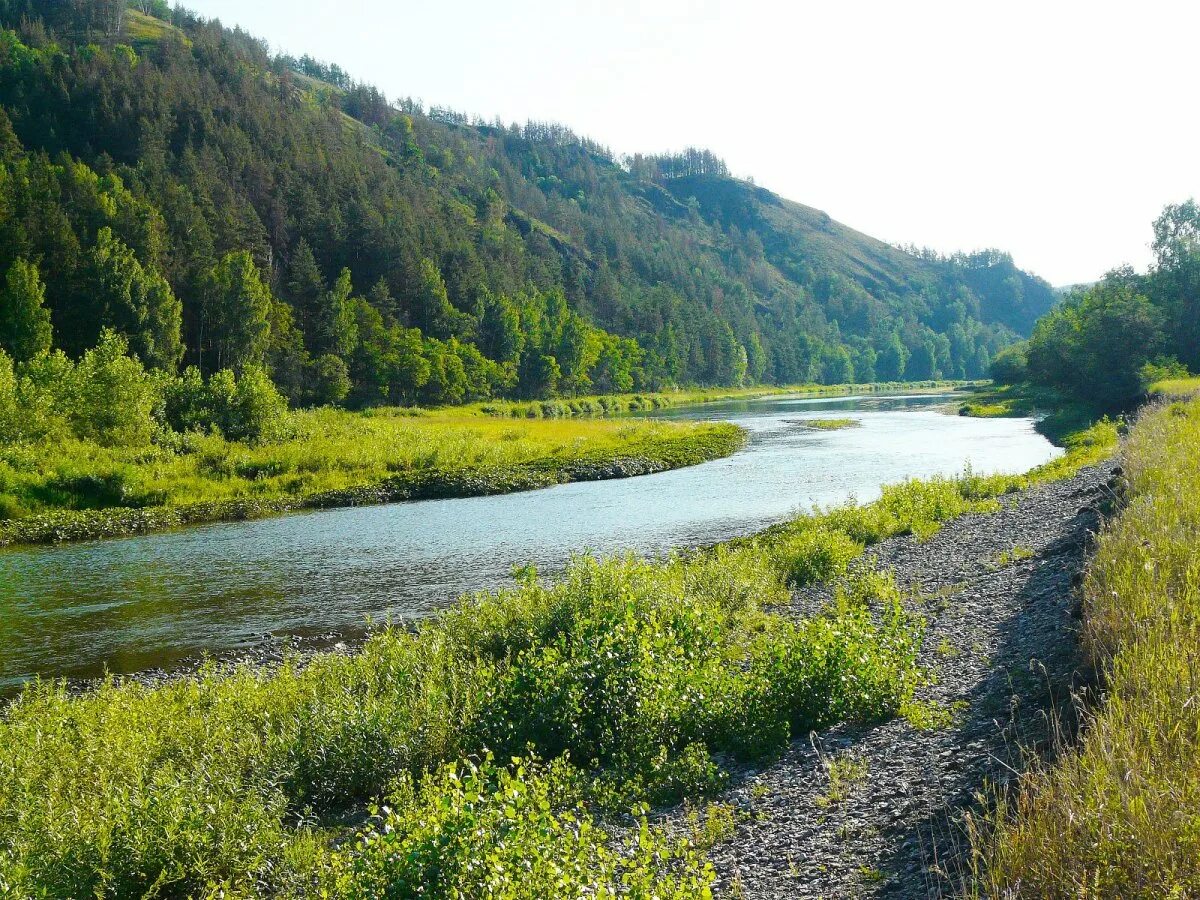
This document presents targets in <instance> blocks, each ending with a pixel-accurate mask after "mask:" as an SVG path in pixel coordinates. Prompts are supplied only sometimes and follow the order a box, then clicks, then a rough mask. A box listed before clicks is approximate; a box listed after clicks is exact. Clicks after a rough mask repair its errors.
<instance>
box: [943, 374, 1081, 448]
mask: <svg viewBox="0 0 1200 900" xmlns="http://www.w3.org/2000/svg"><path fill="white" fill-rule="evenodd" d="M959 413H960V414H961V415H964V416H974V417H976V418H1007V417H1011V416H1020V417H1026V416H1032V417H1034V418H1036V419H1037V423H1036V425H1035V427H1036V428H1037V430H1038V431H1039V432H1041V433H1042V434H1044V435H1045V436H1046V437H1047V438H1049V439H1050V440H1051V441H1054V442H1055V443H1057V444H1063V443H1065V442H1066V441H1069V440H1070V439H1071V438H1072V437H1073V436H1076V435H1078V434H1079V433H1080V432H1082V431H1084V430H1086V429H1087V427H1088V426H1089V425H1090V424H1091V423H1092V422H1094V421H1096V420H1097V419H1099V418H1101V417H1102V415H1103V410H1098V409H1096V408H1094V407H1092V406H1089V405H1088V404H1086V403H1083V402H1081V401H1079V400H1077V399H1074V398H1071V397H1067V396H1065V395H1063V394H1061V393H1059V392H1058V391H1055V390H1053V389H1051V388H1044V387H1038V386H1036V385H1030V384H1018V385H998V386H995V387H989V388H985V389H983V390H979V391H976V392H974V393H973V394H971V396H970V397H969V398H968V399H967V400H966V401H965V402H964V403H963V404H962V405H961V406H960V407H959Z"/></svg>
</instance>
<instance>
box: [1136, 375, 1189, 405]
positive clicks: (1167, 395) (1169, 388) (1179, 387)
mask: <svg viewBox="0 0 1200 900" xmlns="http://www.w3.org/2000/svg"><path fill="white" fill-rule="evenodd" d="M1148 393H1149V394H1150V396H1151V397H1156V398H1160V399H1168V400H1171V399H1174V400H1178V399H1187V398H1190V397H1195V396H1196V395H1198V394H1200V375H1197V376H1195V377H1192V378H1168V379H1165V380H1163V381H1156V382H1154V384H1152V385H1150V390H1149V391H1148Z"/></svg>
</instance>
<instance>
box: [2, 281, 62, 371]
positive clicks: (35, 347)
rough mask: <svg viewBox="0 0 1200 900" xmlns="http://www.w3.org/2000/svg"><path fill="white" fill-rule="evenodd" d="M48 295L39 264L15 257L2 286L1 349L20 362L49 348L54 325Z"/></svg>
mask: <svg viewBox="0 0 1200 900" xmlns="http://www.w3.org/2000/svg"><path fill="white" fill-rule="evenodd" d="M45 299H46V288H45V286H44V285H43V284H42V279H41V277H40V276H39V275H38V270H37V266H35V265H34V264H33V263H29V262H26V261H25V260H23V259H17V260H14V261H13V264H12V265H11V266H9V268H8V273H7V274H6V275H5V277H4V286H3V288H0V350H5V351H7V352H8V354H9V355H10V356H11V357H12V358H13V359H14V360H16V361H17V362H24V361H25V360H27V359H32V358H33V357H35V356H37V355H38V354H39V353H44V352H45V351H47V350H49V349H50V346H51V339H52V336H53V329H52V328H51V326H50V310H48V309H46V307H45V305H44V304H45Z"/></svg>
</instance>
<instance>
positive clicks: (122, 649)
mask: <svg viewBox="0 0 1200 900" xmlns="http://www.w3.org/2000/svg"><path fill="white" fill-rule="evenodd" d="M950 399H951V398H948V397H947V396H945V395H941V396H928V395H926V396H883V395H874V396H872V395H868V396H863V397H837V398H815V399H814V398H811V397H809V398H803V397H800V398H788V397H773V398H765V399H761V400H754V401H741V402H734V403H720V404H710V405H705V406H696V407H689V408H676V409H672V410H665V411H660V412H658V413H655V414H654V415H656V416H661V417H666V418H689V419H723V420H728V421H732V422H735V423H737V424H738V425H741V426H742V427H743V428H745V429H746V430H747V431H748V432H749V434H750V440H749V443H748V444H747V446H746V448H745V449H743V450H741V451H739V452H738V453H736V454H734V455H733V456H731V457H728V458H725V459H720V460H716V461H714V462H709V463H705V464H703V465H699V466H693V467H690V468H687V469H679V470H676V471H673V472H664V473H661V474H657V475H648V476H643V477H640V478H630V479H623V480H615V481H596V482H582V483H577V484H567V485H561V486H558V487H553V488H547V489H545V490H538V491H529V492H525V493H519V494H508V495H504V496H495V497H474V498H467V499H455V500H428V501H421V502H415V503H397V504H391V505H386V506H366V507H353V508H346V509H333V510H321V511H313V512H307V513H299V514H294V515H288V516H281V517H278V518H273V519H263V520H258V521H252V522H237V523H224V524H215V525H208V526H203V527H196V528H188V529H182V530H179V531H174V532H166V533H159V534H151V535H147V536H140V537H129V538H118V539H112V540H104V541H92V542H87V543H80V544H67V545H61V546H48V547H32V548H18V549H13V550H8V551H0V692H5V691H11V690H12V689H13V688H15V687H16V686H17V685H18V684H20V683H21V682H22V681H25V680H27V679H29V678H30V677H33V676H35V675H41V676H44V677H45V676H68V677H91V676H95V675H97V674H99V673H101V672H103V671H104V670H105V669H106V668H107V669H108V670H109V671H112V672H116V673H127V672H135V671H139V670H142V669H146V668H150V667H156V666H170V665H172V664H173V663H176V662H178V661H179V660H182V659H186V658H190V657H195V656H197V655H198V654H201V653H205V652H209V653H221V652H226V651H236V650H238V649H240V648H245V647H247V646H249V645H251V644H253V643H254V642H256V641H260V640H262V639H263V637H264V636H266V635H273V636H279V635H318V634H324V633H328V632H342V633H347V632H353V631H356V630H361V629H362V627H363V625H364V623H365V622H366V621H367V620H368V619H370V620H372V621H374V622H383V621H386V620H389V619H390V620H392V621H399V620H404V619H410V618H413V617H419V616H424V615H428V614H429V613H430V612H432V611H434V610H436V609H438V608H439V607H441V606H444V605H445V604H446V603H447V602H449V601H450V600H452V599H453V598H454V597H456V596H458V595H459V594H461V593H463V592H466V591H472V590H479V589H484V588H494V587H497V586H499V585H503V584H505V583H509V581H510V572H511V567H512V566H513V565H514V564H524V563H533V564H535V565H536V566H537V567H538V569H539V571H542V572H546V573H553V572H555V571H559V570H561V568H562V566H563V565H564V563H565V562H566V561H567V560H568V559H569V557H570V555H571V554H572V553H575V552H581V551H590V552H595V553H612V552H618V551H624V550H630V551H634V552H637V553H642V554H654V553H662V552H665V551H667V550H669V549H671V548H673V547H692V546H698V545H704V544H710V543H713V542H716V541H720V540H724V539H727V538H731V537H735V536H738V535H744V534H748V533H751V532H753V531H756V530H758V529H761V528H763V527H765V526H766V525H768V524H770V523H773V522H777V521H779V520H781V519H784V518H786V517H788V516H790V515H792V514H794V513H796V512H797V511H804V510H808V509H811V508H812V507H813V506H814V505H815V504H819V505H830V504H835V503H841V502H843V501H845V500H847V499H849V498H851V497H856V498H857V499H859V500H861V501H868V500H871V499H874V498H875V497H876V496H878V493H879V488H880V486H881V485H883V484H887V483H890V482H895V481H899V480H902V479H904V478H908V477H914V476H916V477H925V476H929V475H934V474H957V473H959V472H961V471H963V468H964V466H966V465H968V464H969V465H971V466H972V467H973V469H974V470H975V471H976V472H981V473H990V472H1021V471H1025V470H1027V469H1029V468H1032V467H1033V466H1036V465H1039V464H1040V463H1044V462H1047V461H1048V460H1050V459H1053V458H1054V457H1055V456H1057V455H1058V454H1059V453H1060V452H1061V451H1060V450H1059V449H1057V448H1055V447H1054V446H1052V445H1051V444H1050V443H1049V442H1048V441H1047V440H1046V439H1045V438H1043V437H1042V436H1041V435H1039V434H1038V433H1037V432H1036V431H1034V429H1033V423H1032V422H1031V421H1030V420H1028V419H971V418H964V417H960V416H957V415H953V414H948V413H947V408H946V404H947V402H948V401H949V400H950ZM822 417H838V418H842V417H848V418H853V419H855V420H857V421H858V422H860V423H861V424H860V426H859V427H855V428H847V429H843V430H838V431H820V430H815V429H812V428H805V427H804V426H803V424H802V423H803V421H804V420H805V419H811V418H822Z"/></svg>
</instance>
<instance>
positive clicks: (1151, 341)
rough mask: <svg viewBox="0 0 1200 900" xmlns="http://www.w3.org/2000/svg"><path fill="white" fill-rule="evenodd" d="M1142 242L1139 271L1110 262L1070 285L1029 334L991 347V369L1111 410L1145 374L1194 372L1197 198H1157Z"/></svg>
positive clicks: (1137, 389)
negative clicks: (1087, 282)
mask: <svg viewBox="0 0 1200 900" xmlns="http://www.w3.org/2000/svg"><path fill="white" fill-rule="evenodd" d="M1151 247H1152V249H1153V251H1154V264H1153V265H1152V266H1151V267H1150V270H1149V272H1147V273H1146V274H1139V273H1137V272H1135V271H1134V270H1133V269H1131V268H1129V267H1124V268H1120V269H1115V270H1114V271H1112V272H1110V273H1108V275H1106V276H1105V277H1104V278H1103V279H1102V280H1101V281H1099V282H1098V283H1097V284H1094V285H1092V286H1090V287H1086V288H1081V289H1078V290H1075V291H1073V292H1071V293H1070V294H1069V295H1068V297H1067V298H1066V300H1065V301H1064V302H1063V303H1062V304H1061V305H1060V306H1058V307H1056V308H1054V309H1053V310H1052V311H1050V312H1049V313H1047V314H1046V315H1045V316H1044V317H1043V318H1042V319H1040V320H1039V321H1038V322H1037V324H1036V326H1035V327H1034V329H1033V336H1032V337H1031V338H1030V339H1029V341H1027V342H1023V343H1019V344H1014V345H1013V346H1011V347H1009V348H1006V349H1005V350H1003V351H1002V352H1001V353H999V354H997V356H996V358H995V360H994V361H993V364H992V375H993V377H994V378H995V379H996V380H997V381H999V382H1001V383H1008V384H1014V383H1019V382H1025V381H1028V382H1032V383H1033V384H1036V385H1040V386H1044V387H1050V388H1054V389H1056V390H1059V391H1063V392H1065V393H1067V394H1068V395H1070V396H1072V397H1076V398H1079V399H1082V400H1085V401H1087V402H1089V403H1091V404H1093V405H1095V406H1097V407H1100V408H1103V409H1109V410H1120V409H1124V408H1127V407H1129V406H1130V405H1132V404H1133V403H1134V402H1136V401H1137V400H1138V399H1140V398H1141V397H1142V396H1143V395H1144V394H1145V392H1146V390H1147V389H1148V388H1149V387H1150V385H1152V384H1153V383H1155V382H1158V381H1161V380H1163V379H1168V378H1177V377H1181V376H1185V375H1187V374H1188V372H1189V371H1190V372H1200V206H1197V204H1196V202H1195V201H1194V200H1188V201H1187V202H1185V203H1181V204H1173V205H1170V206H1167V207H1166V209H1164V210H1163V212H1162V215H1160V216H1159V217H1158V219H1156V220H1155V222H1154V240H1153V243H1152V245H1151Z"/></svg>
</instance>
